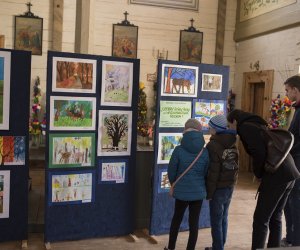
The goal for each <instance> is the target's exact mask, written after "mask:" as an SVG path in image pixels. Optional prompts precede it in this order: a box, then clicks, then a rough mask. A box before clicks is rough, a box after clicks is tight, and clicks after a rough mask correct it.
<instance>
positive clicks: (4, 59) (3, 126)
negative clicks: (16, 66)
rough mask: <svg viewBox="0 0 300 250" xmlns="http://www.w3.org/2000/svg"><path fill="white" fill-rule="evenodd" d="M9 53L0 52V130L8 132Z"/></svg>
mask: <svg viewBox="0 0 300 250" xmlns="http://www.w3.org/2000/svg"><path fill="white" fill-rule="evenodd" d="M10 64H11V53H10V52H7V51H0V130H9V110H10V107H9V106H10Z"/></svg>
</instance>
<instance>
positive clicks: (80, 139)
mask: <svg viewBox="0 0 300 250" xmlns="http://www.w3.org/2000/svg"><path fill="white" fill-rule="evenodd" d="M94 165H95V134H91V133H80V134H79V133H76V134H75V133H72V134H49V168H67V167H93V166H94Z"/></svg>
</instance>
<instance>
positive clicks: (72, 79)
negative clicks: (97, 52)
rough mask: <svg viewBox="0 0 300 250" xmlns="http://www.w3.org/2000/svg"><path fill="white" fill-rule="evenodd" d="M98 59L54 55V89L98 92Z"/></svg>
mask: <svg viewBox="0 0 300 250" xmlns="http://www.w3.org/2000/svg"><path fill="white" fill-rule="evenodd" d="M96 65H97V61H96V60H88V59H81V58H64V57H53V64H52V91H59V92H76V93H96V72H97V70H96Z"/></svg>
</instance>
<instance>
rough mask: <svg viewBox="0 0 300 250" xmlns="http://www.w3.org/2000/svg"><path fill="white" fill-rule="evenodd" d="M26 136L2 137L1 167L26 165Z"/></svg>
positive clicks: (0, 147)
mask: <svg viewBox="0 0 300 250" xmlns="http://www.w3.org/2000/svg"><path fill="white" fill-rule="evenodd" d="M25 149H26V147H25V136H0V165H25Z"/></svg>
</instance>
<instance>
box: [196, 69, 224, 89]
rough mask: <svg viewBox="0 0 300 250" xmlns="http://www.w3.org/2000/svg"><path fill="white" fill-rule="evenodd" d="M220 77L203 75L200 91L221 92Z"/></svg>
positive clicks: (208, 74)
mask: <svg viewBox="0 0 300 250" xmlns="http://www.w3.org/2000/svg"><path fill="white" fill-rule="evenodd" d="M222 78H223V76H222V75H218V74H210V73H203V74H202V88H201V91H210V92H222Z"/></svg>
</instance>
